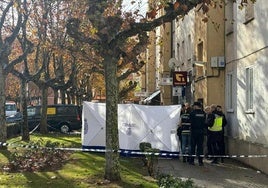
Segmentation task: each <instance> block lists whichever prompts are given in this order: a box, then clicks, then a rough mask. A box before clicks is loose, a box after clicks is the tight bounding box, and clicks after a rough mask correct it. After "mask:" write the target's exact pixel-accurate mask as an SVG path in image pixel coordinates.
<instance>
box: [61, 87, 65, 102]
mask: <svg viewBox="0 0 268 188" xmlns="http://www.w3.org/2000/svg"><path fill="white" fill-rule="evenodd" d="M60 95H61V104H66V95H65V91H64V90H63V89H62V90H60Z"/></svg>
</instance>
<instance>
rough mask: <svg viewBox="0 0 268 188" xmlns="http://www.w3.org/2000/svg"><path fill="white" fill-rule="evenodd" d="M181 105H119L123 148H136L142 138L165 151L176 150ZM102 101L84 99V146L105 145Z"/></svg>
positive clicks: (121, 147) (177, 146)
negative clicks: (86, 100)
mask: <svg viewBox="0 0 268 188" xmlns="http://www.w3.org/2000/svg"><path fill="white" fill-rule="evenodd" d="M180 110H181V106H180V105H171V106H147V105H137V104H119V105H118V132H119V147H120V149H122V150H139V144H140V143H141V142H149V143H151V144H152V147H153V148H157V149H160V150H161V151H167V152H176V153H177V152H179V144H178V138H177V134H176V133H177V124H178V122H179V118H180ZM105 114H106V104H104V103H92V102H84V103H83V124H82V145H83V147H84V148H104V147H105V130H106V129H105V119H106V117H105Z"/></svg>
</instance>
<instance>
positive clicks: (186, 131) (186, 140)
mask: <svg viewBox="0 0 268 188" xmlns="http://www.w3.org/2000/svg"><path fill="white" fill-rule="evenodd" d="M190 112H191V108H190V105H189V104H188V103H186V104H185V111H184V112H183V113H182V114H181V121H180V128H181V151H182V154H183V158H182V160H183V162H184V163H185V162H186V161H188V160H187V158H188V157H186V156H185V155H187V154H190V150H191V142H190V125H191V123H190ZM187 148H188V149H187Z"/></svg>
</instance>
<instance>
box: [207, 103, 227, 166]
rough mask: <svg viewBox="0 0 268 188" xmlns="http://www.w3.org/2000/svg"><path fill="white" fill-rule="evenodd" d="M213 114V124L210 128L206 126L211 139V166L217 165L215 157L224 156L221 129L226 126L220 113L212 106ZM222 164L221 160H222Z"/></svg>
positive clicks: (224, 119)
mask: <svg viewBox="0 0 268 188" xmlns="http://www.w3.org/2000/svg"><path fill="white" fill-rule="evenodd" d="M212 108H213V109H214V110H213V114H214V122H213V124H212V125H211V126H208V131H209V132H210V135H211V139H210V143H211V149H212V155H214V157H213V160H212V162H211V163H212V164H217V163H218V157H216V156H217V155H224V150H225V149H224V135H223V134H224V133H223V127H224V126H225V125H226V122H227V121H226V118H225V116H224V114H223V113H222V111H220V110H217V109H216V106H215V105H212ZM222 162H223V158H222Z"/></svg>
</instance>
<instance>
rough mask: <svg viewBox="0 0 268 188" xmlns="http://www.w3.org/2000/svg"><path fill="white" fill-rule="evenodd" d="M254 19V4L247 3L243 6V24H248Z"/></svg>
mask: <svg viewBox="0 0 268 188" xmlns="http://www.w3.org/2000/svg"><path fill="white" fill-rule="evenodd" d="M253 19H254V4H253V3H252V2H251V1H248V3H247V5H246V6H245V22H244V23H245V24H247V23H249V22H250V21H252V20H253Z"/></svg>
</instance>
